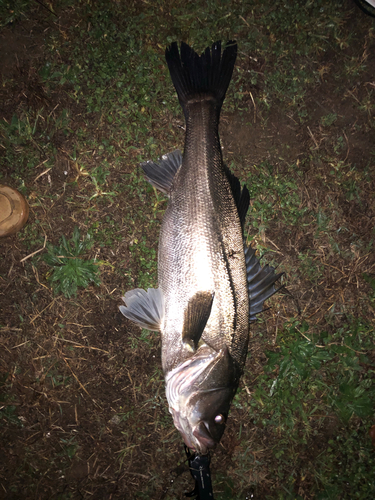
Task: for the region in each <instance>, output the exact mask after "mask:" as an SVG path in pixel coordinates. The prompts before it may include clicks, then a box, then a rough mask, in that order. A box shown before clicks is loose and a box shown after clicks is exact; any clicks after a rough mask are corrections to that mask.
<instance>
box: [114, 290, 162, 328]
mask: <svg viewBox="0 0 375 500" xmlns="http://www.w3.org/2000/svg"><path fill="white" fill-rule="evenodd" d="M122 300H123V301H124V302H125V305H124V306H120V311H121V312H122V314H123V315H124V316H125V318H128V319H130V320H131V321H134V323H137V325H138V326H140V327H141V328H146V329H147V330H153V331H158V330H160V328H161V324H162V322H163V318H164V295H163V292H162V291H161V290H160V288H157V289H155V288H149V289H148V290H147V292H146V291H145V290H143V289H142V288H135V289H134V290H130V291H129V292H126V294H125V296H124V297H122Z"/></svg>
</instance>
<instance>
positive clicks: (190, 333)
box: [182, 292, 214, 351]
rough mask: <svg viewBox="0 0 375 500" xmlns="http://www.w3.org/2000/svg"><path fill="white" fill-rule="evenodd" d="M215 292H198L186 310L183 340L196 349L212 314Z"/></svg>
mask: <svg viewBox="0 0 375 500" xmlns="http://www.w3.org/2000/svg"><path fill="white" fill-rule="evenodd" d="M213 300H214V294H213V293H211V292H197V293H196V294H195V295H194V296H193V297H192V298H191V299H190V300H189V302H188V306H187V308H186V310H185V317H184V326H183V329H182V342H184V343H185V344H188V345H190V347H191V348H192V349H193V350H194V351H195V350H196V349H197V347H198V342H199V340H200V338H201V336H202V333H203V330H204V329H205V328H206V324H207V321H208V318H209V317H210V314H211V309H212V303H213Z"/></svg>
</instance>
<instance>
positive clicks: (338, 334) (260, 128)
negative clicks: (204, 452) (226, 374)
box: [0, 0, 375, 500]
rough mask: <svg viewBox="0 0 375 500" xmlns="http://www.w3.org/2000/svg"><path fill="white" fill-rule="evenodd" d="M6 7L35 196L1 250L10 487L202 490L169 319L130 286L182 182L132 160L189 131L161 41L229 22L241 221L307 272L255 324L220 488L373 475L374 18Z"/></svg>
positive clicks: (287, 491) (201, 35) (24, 188)
mask: <svg viewBox="0 0 375 500" xmlns="http://www.w3.org/2000/svg"><path fill="white" fill-rule="evenodd" d="M1 19H2V21H1V26H2V28H1V29H2V30H3V34H4V38H3V39H6V40H8V44H9V47H7V50H8V49H9V50H8V52H9V53H10V54H12V56H11V57H10V59H9V61H10V62H9V63H8V62H7V61H8V59H7V60H6V63H5V64H4V69H3V70H2V73H3V76H2V86H1V88H0V93H1V97H2V98H3V102H4V107H3V108H2V115H1V116H0V182H1V183H4V184H11V185H12V186H14V187H16V188H17V189H19V190H20V191H21V192H22V193H23V194H25V196H26V197H27V199H28V202H29V206H30V219H29V222H28V224H27V225H26V226H25V228H24V229H23V230H22V231H20V232H19V233H18V234H17V235H16V236H14V237H12V238H11V239H8V240H4V242H2V246H1V249H0V251H1V258H0V280H1V287H0V290H1V292H0V293H1V295H0V297H1V298H0V300H1V302H2V312H1V314H0V342H1V346H2V352H3V356H2V360H1V364H0V380H1V384H0V432H1V435H2V442H3V443H4V450H7V451H6V462H7V464H8V465H6V466H5V465H4V466H3V465H2V466H0V483H1V486H2V489H0V491H4V494H5V495H6V496H7V498H25V499H26V498H41V499H42V498H47V497H48V498H49V497H51V496H55V497H56V498H61V499H62V498H75V497H76V496H77V495H79V496H80V498H107V497H108V498H110V497H111V498H123V497H124V495H125V496H127V497H129V496H131V497H132V498H159V497H160V498H165V499H166V500H168V499H170V500H172V499H175V498H180V497H181V495H182V494H183V492H185V491H190V490H191V489H192V484H191V479H190V476H189V474H188V472H187V467H186V463H185V461H184V460H185V456H184V452H183V449H182V444H181V439H180V436H179V434H178V432H177V431H176V430H174V429H173V423H172V418H171V416H170V414H169V412H168V408H167V403H166V399H165V395H164V381H163V375H162V371H161V363H160V338H159V336H158V335H157V334H155V333H152V332H146V331H139V329H137V328H136V327H134V326H132V325H130V324H129V323H128V322H125V320H124V319H123V318H122V317H121V315H120V314H119V312H118V310H117V307H118V305H119V304H120V297H121V295H123V293H124V292H125V291H127V290H129V289H131V288H134V287H142V288H148V287H152V286H155V285H156V283H157V248H158V235H159V230H160V221H161V219H162V216H163V213H164V210H165V208H166V204H167V200H166V198H165V197H164V196H162V195H160V194H158V193H156V192H155V191H154V190H153V188H152V187H151V186H150V185H149V184H148V183H147V182H146V181H145V180H144V178H143V176H142V173H141V171H140V169H139V168H138V167H137V165H138V164H139V162H141V161H145V160H148V159H156V158H158V157H160V156H161V155H162V154H164V153H166V152H169V151H173V150H174V149H176V148H182V147H183V141H184V122H183V117H182V113H181V110H180V107H179V104H178V100H177V97H176V95H175V92H174V89H173V86H172V84H171V82H170V79H169V76H168V72H167V68H166V65H165V62H164V49H165V46H166V45H167V44H169V43H171V42H172V41H174V40H184V41H187V42H189V43H190V44H193V46H194V47H195V48H196V49H197V50H203V49H204V48H205V47H206V46H207V45H208V44H210V43H212V42H213V41H214V40H217V39H222V40H226V39H228V38H230V39H236V40H237V41H238V44H239V56H238V61H237V65H236V68H235V71H234V75H233V81H232V84H231V86H230V89H229V90H228V93H227V98H226V101H225V106H224V109H223V117H222V118H223V119H222V124H221V136H222V140H223V145H224V150H223V155H224V158H225V160H226V161H227V163H228V165H229V166H230V167H231V169H232V170H233V171H235V172H236V173H237V175H238V176H239V178H240V179H241V181H242V182H244V183H246V184H247V186H248V187H249V190H250V194H251V207H250V210H249V214H248V218H247V224H246V233H247V239H248V241H250V242H252V243H253V244H254V245H256V246H257V248H258V249H259V251H260V253H261V254H266V255H265V257H264V261H265V262H266V261H267V259H268V260H270V261H271V262H272V264H273V265H276V264H279V265H280V267H279V269H280V270H282V271H285V273H286V279H287V281H286V285H287V288H288V290H289V291H290V294H291V295H289V294H283V295H278V296H276V297H274V299H273V300H272V303H271V304H270V305H271V306H272V307H271V309H270V310H269V311H268V312H266V313H264V315H262V317H261V318H260V320H259V322H258V324H257V325H254V326H253V327H252V334H251V339H250V349H249V360H248V363H247V365H246V370H245V374H244V376H243V378H242V381H241V386H240V390H239V392H238V394H237V395H236V397H235V400H234V403H233V405H232V411H231V417H230V419H229V421H228V428H227V430H226V432H225V434H224V437H223V440H222V445H221V446H220V447H219V448H218V450H217V451H216V452H215V453H214V454H213V461H212V472H213V482H214V491H215V498H217V499H219V500H225V499H241V500H242V499H245V498H252V497H254V498H264V499H297V498H302V499H313V498H315V499H321V500H323V499H336V498H343V499H346V498H348V499H349V498H350V499H352V498H359V499H363V500H365V499H368V498H373V497H374V496H375V495H374V494H375V492H374V488H375V486H374V482H373V479H372V477H373V468H374V465H375V464H374V451H373V447H372V443H371V439H370V438H369V435H368V431H369V429H370V427H371V426H372V425H373V423H374V422H373V407H374V403H375V401H374V399H375V390H374V365H375V360H374V348H373V346H374V341H375V338H374V330H375V329H374V300H375V299H374V296H375V295H374V294H375V292H374V290H375V287H374V265H375V262H374V258H373V242H374V232H373V224H372V215H373V213H374V197H373V189H372V184H373V182H374V179H373V171H374V169H373V165H374V158H375V149H374V146H373V133H374V127H375V122H374V110H375V103H374V96H375V94H374V89H373V75H372V73H371V68H372V66H373V56H372V54H373V53H374V50H375V35H374V28H373V24H371V20H370V18H366V17H364V15H363V14H362V13H361V12H360V11H358V10H354V8H352V6H351V4H350V3H344V4H343V3H342V2H339V1H338V0H337V1H332V2H329V1H327V0H308V1H296V2H293V4H292V3H290V2H289V3H288V2H284V1H281V0H278V1H276V2H267V1H260V0H255V1H253V2H251V3H246V2H245V3H244V2H237V1H233V0H231V1H230V0H223V1H220V2H208V3H207V2H204V3H203V2H199V1H198V2H188V3H186V2H180V1H173V2H172V1H164V2H161V1H157V2H137V1H134V2H126V5H125V3H124V2H114V1H113V2H103V1H99V2H95V4H93V3H92V2H88V1H86V0H84V1H82V2H79V3H77V2H72V1H71V0H59V1H58V2H55V3H53V5H52V4H51V5H50V4H48V5H47V4H46V5H45V6H44V7H43V6H42V5H41V4H40V3H38V2H35V1H31V0H30V1H26V0H22V1H17V2H16V3H15V4H14V6H11V5H10V4H7V3H6V2H5V4H4V5H2V6H1ZM24 36H25V38H22V37H24ZM22 47H27V48H28V51H25V50H24V48H22ZM8 52H7V53H8ZM14 61H18V62H17V64H15V63H14ZM9 68H11V69H9ZM78 227H79V228H80V230H79V231H78V229H77V228H78ZM45 238H47V239H46V240H45ZM44 241H47V245H46V248H47V249H46V250H44V251H43V253H42V252H41V251H40V250H42V249H43V246H44V244H43V242H44ZM38 251H39V252H38ZM34 252H38V253H37V254H35V255H31V254H34ZM99 266H100V275H99ZM84 288H86V289H87V291H89V292H90V293H84V292H83V290H82V289H84ZM81 292H82V293H81ZM298 310H300V311H301V314H300V315H298ZM8 452H9V453H8ZM12 495H13V496H12Z"/></svg>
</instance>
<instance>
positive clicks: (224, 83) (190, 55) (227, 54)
mask: <svg viewBox="0 0 375 500" xmlns="http://www.w3.org/2000/svg"><path fill="white" fill-rule="evenodd" d="M236 57H237V44H236V42H234V41H229V42H227V43H226V45H225V48H224V51H223V52H221V42H220V41H218V42H215V43H214V44H213V45H212V47H211V49H210V47H207V48H206V50H205V51H204V52H203V53H202V55H201V56H199V55H198V54H197V53H196V52H195V51H194V50H193V49H192V48H191V47H189V45H187V44H186V43H184V42H182V43H181V46H180V51H179V50H178V45H177V42H173V43H172V44H171V45H170V46H169V47H167V49H166V51H165V59H166V61H167V64H168V68H169V73H170V75H171V78H172V82H173V85H174V86H175V88H176V91H177V94H178V98H179V101H180V104H181V106H182V108H183V110H184V112H185V110H186V105H187V104H188V101H189V100H191V99H194V98H197V97H200V98H201V99H202V100H203V99H204V98H214V99H215V101H216V106H217V109H218V112H220V109H221V106H222V104H223V101H224V97H225V93H226V91H227V89H228V86H229V82H230V80H231V78H232V73H233V68H234V64H235V62H236Z"/></svg>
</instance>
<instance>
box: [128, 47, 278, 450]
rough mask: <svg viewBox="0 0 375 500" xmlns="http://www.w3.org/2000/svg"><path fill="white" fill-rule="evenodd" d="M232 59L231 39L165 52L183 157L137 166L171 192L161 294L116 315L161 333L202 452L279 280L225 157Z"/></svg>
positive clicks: (186, 430)
mask: <svg viewBox="0 0 375 500" xmlns="http://www.w3.org/2000/svg"><path fill="white" fill-rule="evenodd" d="M236 54H237V46H236V44H234V43H232V42H229V43H228V44H227V46H226V48H225V50H224V52H223V53H221V45H220V43H219V42H217V43H216V44H214V45H213V46H212V48H211V50H210V49H209V48H208V49H206V51H205V52H204V53H203V54H202V56H200V57H199V56H198V55H197V54H196V53H195V52H194V51H193V50H192V49H191V48H190V47H189V46H187V45H186V44H181V48H180V52H179V51H178V47H177V44H172V45H171V46H170V47H169V48H168V49H167V51H166V59H167V63H168V66H169V69H170V73H171V77H172V81H173V83H174V85H175V87H176V90H177V93H178V96H179V100H180V103H181V105H182V107H183V110H184V114H185V119H186V137H185V148H184V155H183V158H182V161H181V158H179V156H178V154H176V153H173V154H171V155H170V156H166V157H164V158H163V159H162V160H160V161H159V163H153V162H148V163H145V164H142V167H143V169H144V171H145V173H146V176H147V177H148V179H149V181H150V182H151V183H152V184H154V185H155V186H156V187H158V188H159V189H161V190H163V191H164V192H166V193H167V194H168V195H169V203H168V207H167V210H166V212H165V215H164V218H163V222H162V227H161V233H160V241H159V256H158V280H159V288H158V290H151V289H149V290H148V292H145V291H143V290H135V291H131V292H127V294H125V297H124V301H125V304H126V306H121V308H120V309H121V311H122V313H123V314H124V315H125V316H126V317H127V318H129V319H132V320H133V321H136V322H138V324H140V326H143V327H147V328H150V329H158V330H160V332H161V338H162V365H163V371H164V375H165V380H166V394H167V399H168V403H169V409H170V412H171V413H172V415H173V419H174V423H175V426H176V427H177V429H179V431H180V432H181V434H182V436H183V438H184V441H185V444H186V445H187V446H188V447H189V448H191V449H193V450H195V451H197V452H198V453H200V454H206V453H207V452H208V450H209V449H210V448H213V447H214V446H215V445H216V444H217V443H218V442H219V441H220V439H221V436H222V434H223V432H224V429H225V423H226V420H227V417H228V412H229V407H230V404H231V401H232V399H233V396H234V394H235V392H236V389H237V387H238V383H239V379H240V376H241V374H242V371H243V366H244V363H245V360H246V355H247V348H248V339H249V319H254V318H255V314H256V313H257V312H259V311H261V310H262V308H263V302H264V300H265V299H266V298H268V297H269V296H271V295H272V294H273V293H274V292H275V288H274V282H275V281H276V280H277V279H278V278H279V276H280V275H275V274H274V270H273V268H271V267H267V266H266V267H265V268H261V267H260V265H259V262H258V260H257V259H256V258H255V254H254V251H253V250H252V249H248V248H246V247H244V241H243V228H242V225H243V220H244V215H245V214H246V211H247V207H248V204H249V196H248V191H247V189H246V188H244V189H242V190H241V188H240V185H239V181H238V180H237V179H235V178H234V176H233V175H232V174H230V172H229V171H228V170H227V169H226V167H225V166H224V164H223V160H222V154H221V147H220V139H219V133H218V126H219V117H220V109H221V105H222V102H223V100H224V97H225V93H226V90H227V87H228V85H229V82H230V79H231V75H232V71H233V67H234V63H235V59H236ZM252 297H253V299H254V306H253V305H251V304H253V302H252ZM144 311H148V312H147V313H146V315H147V314H148V317H147V318H146V317H145V312H144ZM150 311H151V312H150ZM155 311H156V312H155Z"/></svg>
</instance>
